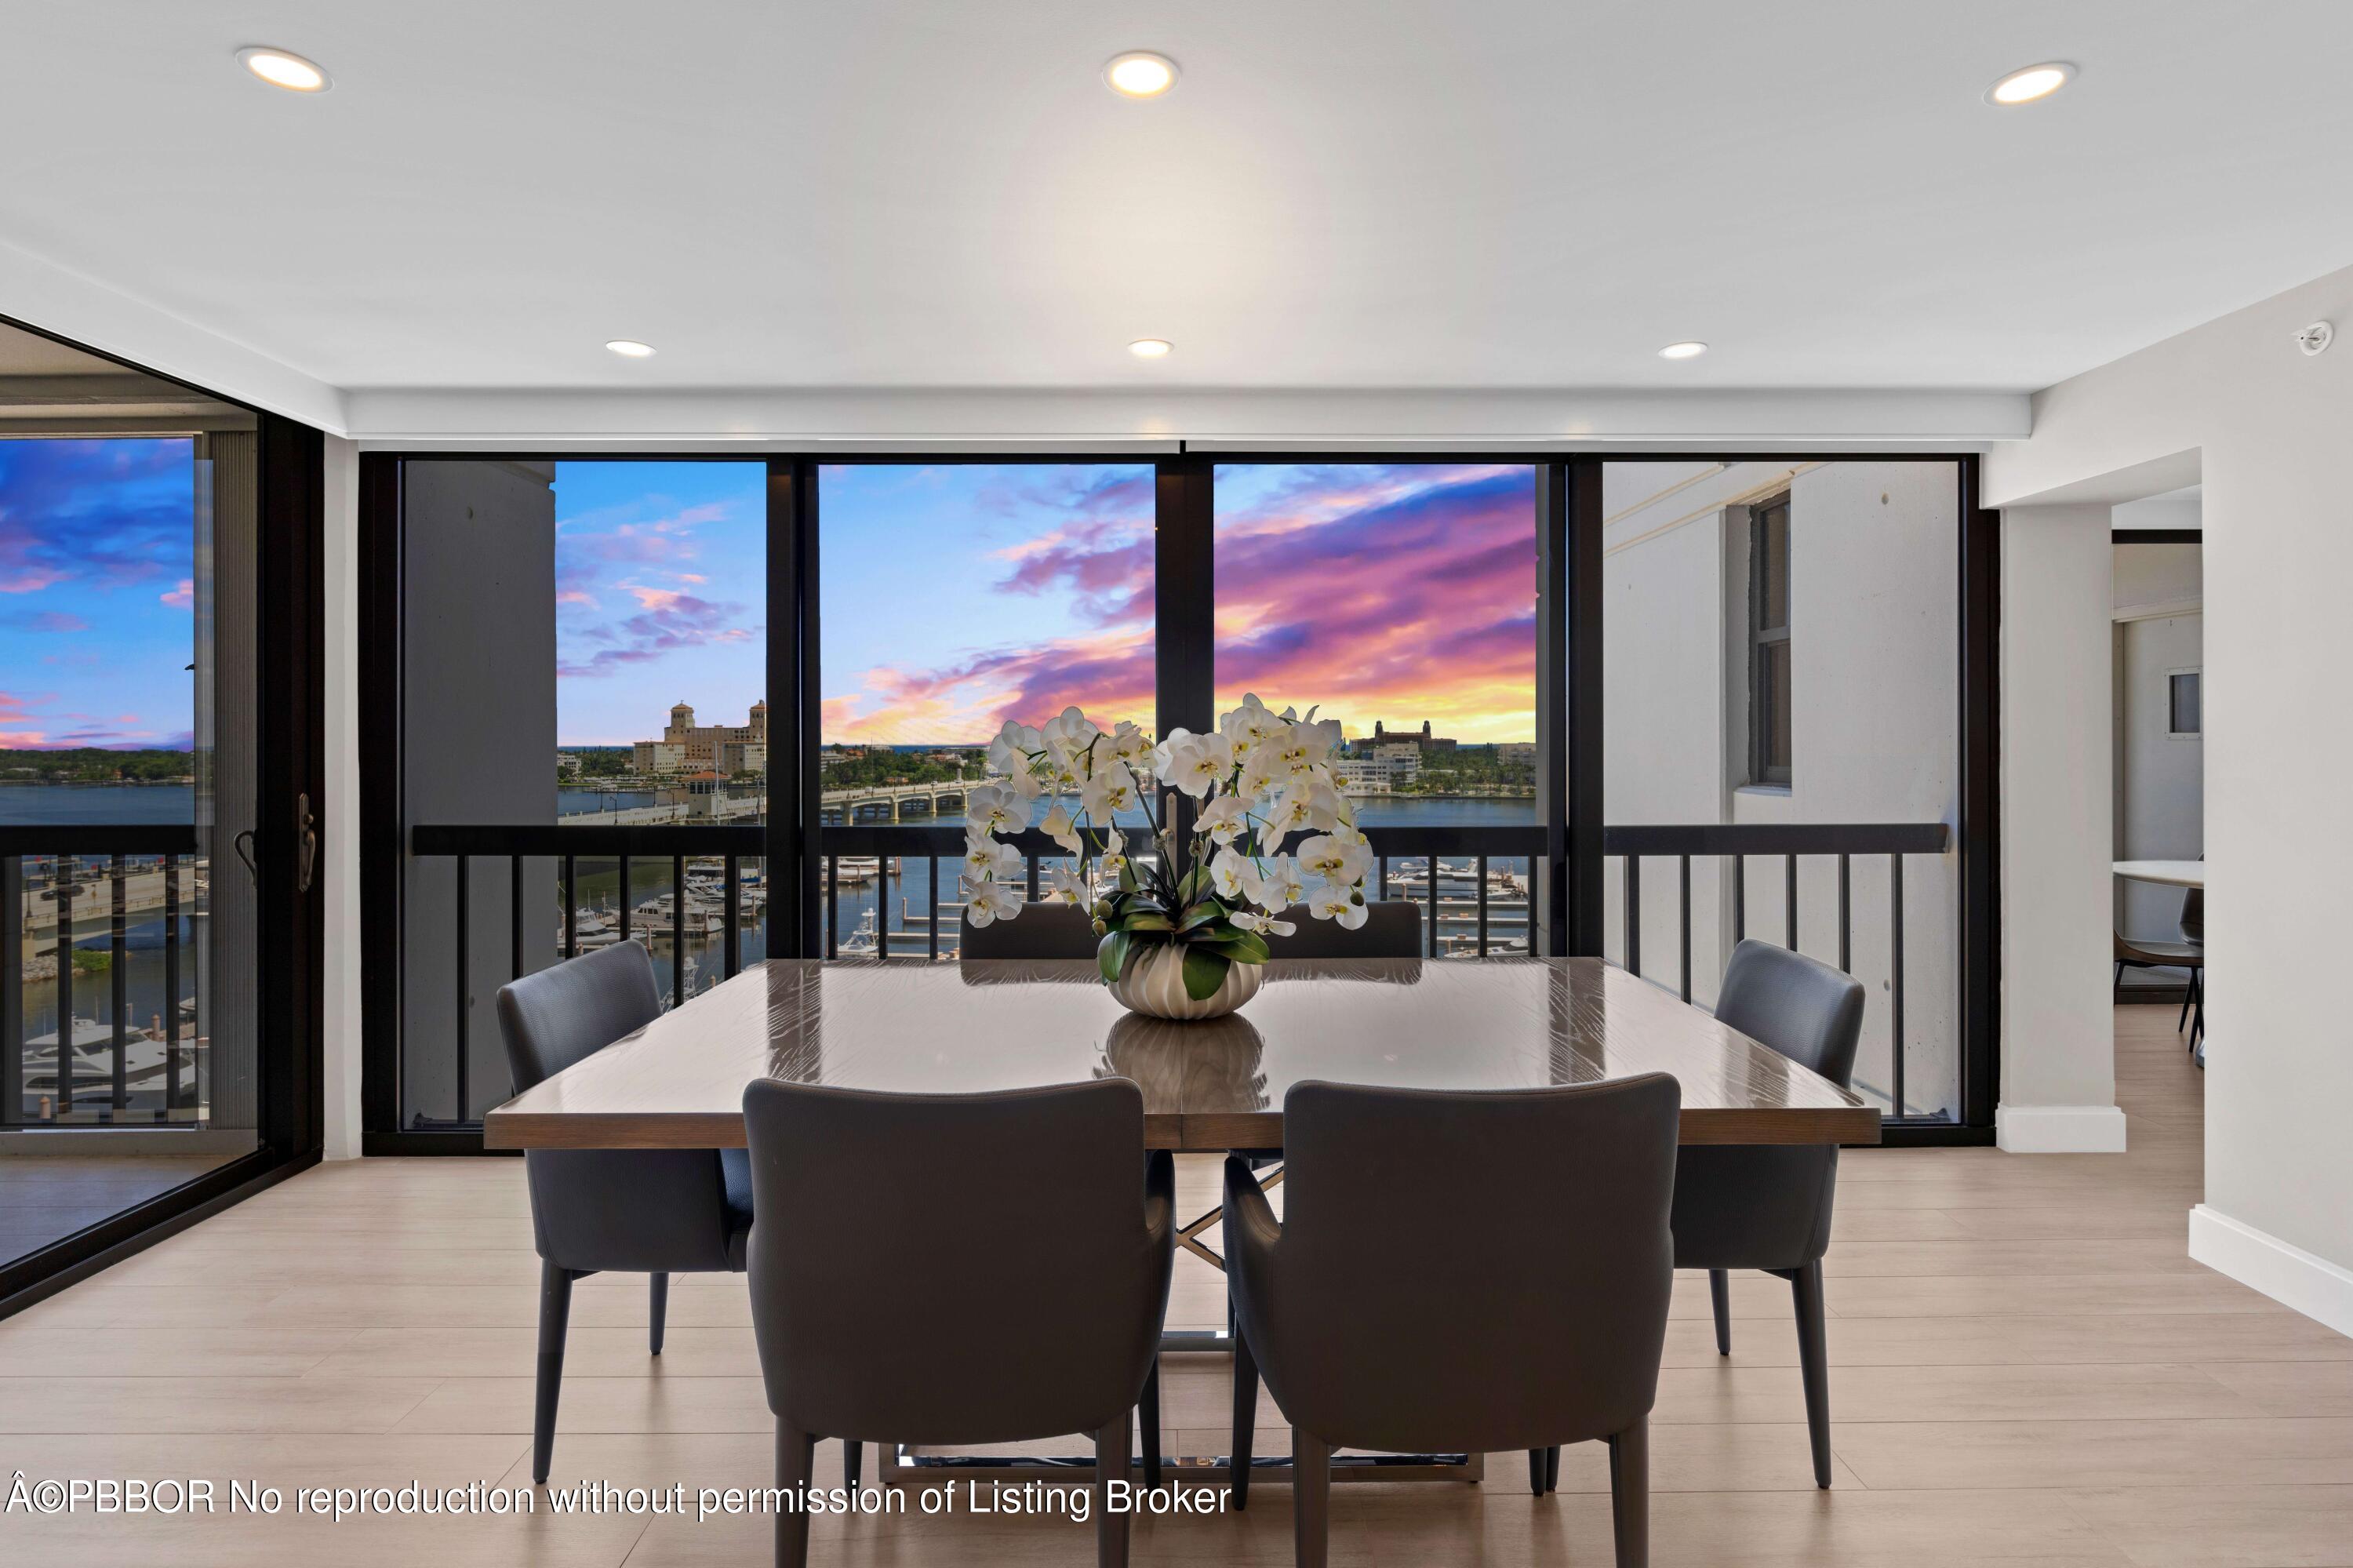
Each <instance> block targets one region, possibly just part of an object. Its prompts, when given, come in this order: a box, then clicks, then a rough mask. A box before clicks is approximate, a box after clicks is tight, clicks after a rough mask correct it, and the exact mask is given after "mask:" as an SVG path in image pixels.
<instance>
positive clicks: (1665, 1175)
mask: <svg viewBox="0 0 2353 1568" xmlns="http://www.w3.org/2000/svg"><path fill="white" fill-rule="evenodd" d="M1681 1103H1682V1091H1681V1089H1680V1087H1679V1086H1677V1085H1676V1083H1675V1080H1674V1079H1672V1078H1671V1077H1669V1076H1667V1075H1663V1074H1650V1075H1644V1076H1641V1077H1638V1078H1630V1079H1622V1080H1619V1081H1616V1082H1610V1083H1602V1084H1595V1085H1587V1086H1576V1087H1563V1088H1544V1089H1520V1090H1509V1091H1504V1092H1500V1093H1462V1092H1451V1093H1450V1092H1439V1091H1431V1090H1423V1089H1389V1088H1374V1087H1368V1086H1360V1085H1344V1084H1329V1083H1312V1082H1311V1083H1303V1084H1298V1085H1295V1086H1293V1088H1292V1089H1291V1091H1290V1093H1289V1094H1288V1095H1287V1096H1285V1097H1284V1100H1283V1127H1284V1132H1283V1146H1284V1160H1285V1165H1284V1169H1285V1176H1284V1182H1283V1193H1284V1199H1283V1203H1284V1218H1283V1227H1282V1240H1281V1241H1280V1243H1279V1244H1278V1245H1277V1246H1276V1248H1275V1254H1274V1261H1275V1263H1276V1265H1277V1267H1276V1269H1275V1271H1274V1274H1275V1277H1274V1278H1273V1279H1271V1281H1269V1282H1268V1284H1269V1286H1270V1287H1271V1288H1268V1289H1266V1290H1263V1291H1254V1292H1252V1293H1251V1294H1252V1295H1253V1296H1255V1297H1260V1298H1262V1299H1261V1300H1260V1301H1258V1302H1255V1303H1254V1304H1253V1310H1255V1309H1256V1308H1257V1307H1258V1306H1264V1307H1268V1308H1271V1319H1272V1320H1271V1321H1255V1322H1254V1321H1251V1320H1250V1319H1249V1318H1247V1317H1246V1319H1245V1321H1244V1331H1245V1332H1246V1333H1249V1334H1250V1336H1251V1339H1252V1341H1253V1345H1254V1347H1256V1346H1257V1345H1258V1344H1259V1343H1260V1340H1261V1336H1262V1335H1263V1336H1268V1337H1269V1338H1271V1340H1272V1342H1270V1343H1266V1344H1265V1345H1264V1346H1263V1349H1262V1350H1261V1353H1260V1355H1259V1364H1260V1367H1261V1371H1262V1372H1264V1374H1265V1376H1266V1380H1267V1384H1268V1387H1269V1388H1270V1390H1271V1392H1272V1393H1273V1394H1274V1396H1275V1399H1276V1401H1277V1403H1278V1404H1281V1406H1282V1410H1283V1412H1284V1414H1287V1415H1288V1416H1289V1417H1290V1418H1291V1419H1292V1421H1293V1423H1294V1424H1296V1425H1301V1426H1303V1427H1305V1428H1306V1429H1307V1430H1309V1431H1311V1432H1313V1433H1314V1434H1315V1435H1316V1436H1318V1437H1321V1438H1324V1440H1325V1441H1327V1442H1331V1443H1334V1444H1335V1445H1346V1446H1357V1447H1371V1448H1386V1449H1392V1450H1401V1451H1409V1452H1410V1451H1427V1450H1429V1449H1432V1448H1438V1449H1443V1450H1446V1451H1452V1450H1455V1449H1463V1450H1467V1451H1471V1452H1496V1451H1500V1450H1504V1449H1511V1448H1526V1447H1539V1446H1548V1445H1550V1444H1553V1443H1561V1442H1574V1441H1580V1440H1582V1439H1584V1438H1587V1437H1599V1436H1608V1435H1609V1434H1611V1433H1614V1432H1619V1431H1622V1430H1624V1429H1625V1428H1627V1427H1628V1426H1630V1425H1633V1423H1634V1421H1635V1420H1636V1419H1637V1418H1638V1417H1640V1416H1641V1415H1642V1414H1644V1413H1645V1412H1647V1411H1648V1410H1649V1409H1650V1408H1651V1402H1652V1399H1653V1398H1654V1396H1655V1395H1656V1393H1657V1388H1658V1371H1659V1356H1660V1351H1661V1350H1662V1346H1663V1345H1664V1343H1665V1339H1666V1326H1667V1298H1668V1292H1669V1288H1670V1285H1671V1281H1672V1267H1673V1258H1674V1244H1673V1241H1672V1237H1671V1236H1670V1234H1669V1232H1668V1224H1667V1213H1668V1197H1669V1193H1670V1192H1671V1190H1672V1185H1673V1181H1674V1169H1675V1138H1676V1124H1677V1118H1678V1111H1679V1109H1680V1107H1681ZM1254 1283H1255V1282H1254Z"/></svg>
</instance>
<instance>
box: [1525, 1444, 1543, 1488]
mask: <svg viewBox="0 0 2353 1568" xmlns="http://www.w3.org/2000/svg"><path fill="white" fill-rule="evenodd" d="M1528 1490H1529V1491H1530V1492H1532V1493H1534V1494H1535V1496H1537V1497H1542V1496H1544V1495H1545V1451H1544V1450H1543V1449H1541V1448H1531V1449H1529V1450H1528Z"/></svg>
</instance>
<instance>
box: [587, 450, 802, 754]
mask: <svg viewBox="0 0 2353 1568" xmlns="http://www.w3.org/2000/svg"><path fill="white" fill-rule="evenodd" d="M766 515H767V467H766V465H765V463H761V462H559V463H557V464H556V465H555V596H556V597H555V658H556V683H555V707H556V712H555V734H556V737H557V741H558V743H559V744H561V745H565V746H626V745H628V744H629V743H630V742H632V741H638V740H650V739H652V738H654V737H656V736H659V735H660V734H661V730H662V726H663V725H665V724H667V723H668V722H669V720H670V705H671V704H672V703H677V702H686V703H691V704H693V705H694V710H695V715H694V716H695V722H697V723H698V724H706V725H712V724H726V725H740V724H742V723H744V719H745V716H746V715H748V713H749V712H750V710H751V706H752V705H753V704H754V703H755V702H758V701H759V700H760V699H761V698H762V697H763V696H764V695H765V689H764V688H765V686H766V684H767V651H766V646H765V641H764V638H765V625H766V621H765V613H764V610H763V606H764V605H765V601H766V599H767V587H768V580H767V569H768V568H767V558H768V553H767V539H766Z"/></svg>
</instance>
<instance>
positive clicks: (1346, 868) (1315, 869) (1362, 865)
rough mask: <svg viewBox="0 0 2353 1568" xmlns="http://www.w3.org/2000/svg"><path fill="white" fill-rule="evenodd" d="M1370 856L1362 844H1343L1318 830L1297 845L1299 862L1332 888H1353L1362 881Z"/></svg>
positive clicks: (1368, 865) (1370, 860) (1370, 859)
mask: <svg viewBox="0 0 2353 1568" xmlns="http://www.w3.org/2000/svg"><path fill="white" fill-rule="evenodd" d="M1372 858H1373V857H1372V855H1371V853H1370V852H1368V851H1367V850H1366V848H1365V847H1364V846H1363V845H1362V844H1346V843H1342V842H1340V841H1339V840H1338V839H1336V838H1335V837H1333V836H1332V835H1331V834H1329V833H1319V834H1318V835H1316V836H1315V837H1314V838H1312V839H1309V840H1308V841H1307V842H1305V843H1303V844H1301V845H1300V846H1299V863H1300V865H1301V866H1302V867H1303V868H1304V869H1305V870H1306V871H1307V872H1308V873H1309V874H1311V875H1314V876H1320V877H1322V878H1323V879H1324V881H1325V882H1328V883H1330V884H1331V885H1333V886H1335V887H1343V888H1345V887H1354V886H1355V885H1356V884H1357V883H1359V882H1361V881H1363V880H1364V876H1365V873H1366V870H1367V869H1369V867H1370V865H1371V863H1372Z"/></svg>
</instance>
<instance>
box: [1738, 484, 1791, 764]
mask: <svg viewBox="0 0 2353 1568" xmlns="http://www.w3.org/2000/svg"><path fill="white" fill-rule="evenodd" d="M1789 494H1790V493H1789V492H1788V491H1786V490H1785V491H1783V492H1781V493H1780V494H1778V495H1776V496H1773V497H1771V498H1770V499H1768V500H1765V501H1760V502H1757V503H1755V504H1753V505H1752V506H1750V507H1749V509H1748V637H1747V641H1748V770H1747V778H1746V782H1747V783H1749V784H1762V785H1767V786H1770V787H1776V788H1787V787H1788V784H1789V779H1790V774H1791V772H1792V771H1793V765H1794V764H1795V762H1796V760H1797V736H1795V735H1794V734H1792V735H1791V736H1790V746H1789V756H1788V758H1787V759H1786V760H1784V761H1780V762H1776V761H1775V760H1773V734H1774V727H1775V726H1776V724H1777V723H1778V722H1779V721H1780V720H1781V719H1782V718H1783V717H1784V716H1785V715H1786V714H1787V713H1788V712H1789V711H1790V710H1791V705H1790V701H1789V692H1788V687H1789V686H1790V684H1792V682H1791V680H1790V679H1789V675H1790V672H1788V671H1787V670H1785V671H1784V678H1783V680H1782V681H1781V682H1780V683H1778V684H1777V683H1775V681H1774V679H1773V660H1772V653H1771V650H1773V649H1775V648H1782V649H1788V648H1790V646H1791V644H1790V641H1789V621H1790V620H1791V615H1790V610H1789V605H1790V600H1791V599H1792V597H1793V596H1792V594H1791V593H1790V588H1791V582H1790V577H1789V567H1790V562H1791V560H1792V559H1793V558H1794V556H1796V550H1795V548H1794V545H1795V540H1794V537H1793V535H1792V532H1791V529H1790V518H1791V513H1790V509H1789ZM1776 512H1778V513H1779V514H1780V515H1781V624H1780V625H1778V626H1768V625H1767V624H1766V611H1767V606H1768V601H1769V599H1770V597H1771V596H1770V594H1769V592H1768V589H1767V585H1768V584H1769V583H1770V582H1771V580H1772V570H1771V546H1770V545H1769V543H1768V541H1769V540H1770V538H1771V536H1772V529H1771V526H1770V521H1769V520H1770V518H1771V516H1772V514H1774V513H1776ZM1777 699H1778V700H1777Z"/></svg>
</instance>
